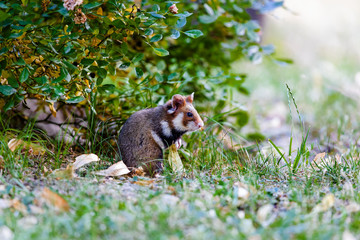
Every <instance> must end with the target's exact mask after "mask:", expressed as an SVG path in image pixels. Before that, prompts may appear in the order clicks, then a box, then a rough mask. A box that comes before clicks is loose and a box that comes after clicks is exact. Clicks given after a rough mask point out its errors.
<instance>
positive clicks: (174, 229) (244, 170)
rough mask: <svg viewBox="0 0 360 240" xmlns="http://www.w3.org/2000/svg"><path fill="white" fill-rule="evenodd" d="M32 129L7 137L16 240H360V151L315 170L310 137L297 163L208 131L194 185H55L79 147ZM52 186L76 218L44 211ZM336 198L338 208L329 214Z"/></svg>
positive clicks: (6, 222) (7, 210)
mask: <svg viewBox="0 0 360 240" xmlns="http://www.w3.org/2000/svg"><path fill="white" fill-rule="evenodd" d="M214 124H215V126H216V123H214ZM209 126H212V125H211V124H209ZM215 126H212V127H211V129H213V128H214V127H215ZM27 129H28V131H24V132H19V131H14V130H11V129H5V130H3V131H2V134H1V148H0V155H1V156H3V158H4V160H5V165H4V167H3V170H2V171H3V174H2V177H1V178H0V181H1V183H0V189H1V190H0V199H2V200H4V199H7V200H10V199H12V200H13V199H17V200H19V202H20V203H21V204H20V205H21V206H24V207H23V208H21V207H19V206H18V205H13V206H9V207H1V204H0V208H1V209H0V212H1V217H0V229H4V228H9V229H10V230H11V231H12V233H13V235H14V238H15V239H99V238H103V239H249V238H251V239H289V238H292V239H329V238H342V236H343V234H344V232H345V234H349V233H350V234H352V235H353V236H355V237H356V236H359V235H360V230H359V228H358V224H359V223H360V207H359V206H360V205H358V204H360V194H359V193H358V191H357V189H358V187H357V186H358V185H359V180H360V178H359V171H360V164H359V161H358V158H359V151H358V149H357V146H356V145H353V146H350V147H349V148H348V151H347V153H346V154H343V155H341V156H340V155H339V156H336V153H333V154H331V153H330V154H328V155H327V156H326V159H324V161H323V162H319V165H318V166H317V167H311V166H310V165H309V164H308V163H307V161H308V159H309V158H313V155H311V156H310V153H309V152H308V153H306V154H305V152H307V151H306V149H308V148H309V149H310V146H309V145H308V143H307V141H306V138H303V141H302V143H301V144H300V146H293V148H292V149H293V150H291V149H290V150H289V152H290V154H286V155H284V154H283V152H282V151H281V150H280V149H278V147H277V146H276V144H275V143H273V142H272V144H273V148H272V151H270V152H268V153H261V150H262V148H263V146H264V144H260V145H258V147H257V148H251V149H248V150H247V149H244V148H239V147H234V148H230V149H227V148H226V147H224V145H223V140H221V139H219V138H217V137H215V136H214V135H213V134H211V130H210V127H209V128H208V129H207V131H206V132H197V133H193V134H192V136H190V137H189V139H196V140H193V141H190V143H189V145H188V147H187V150H186V149H184V150H183V151H182V152H181V155H182V156H183V161H184V163H185V165H186V167H187V169H188V172H187V177H186V178H182V177H179V176H176V175H172V173H171V172H170V171H168V170H167V171H166V172H165V173H164V177H162V178H158V179H156V180H155V181H154V182H152V183H150V182H149V180H150V179H148V178H146V177H138V176H135V177H133V178H129V177H124V178H120V179H103V178H99V177H95V176H94V175H93V174H92V173H91V172H92V171H93V170H94V168H93V167H90V168H88V169H87V174H86V175H85V177H82V178H79V179H72V180H56V179H53V178H51V177H50V176H47V177H45V176H46V174H44V172H42V170H41V167H43V166H47V168H48V169H53V170H54V169H56V168H58V167H59V166H65V165H66V164H68V163H69V162H71V161H72V160H71V159H70V158H66V156H68V155H69V154H68V151H69V147H68V146H61V145H54V143H51V144H45V143H44V142H45V141H44V140H42V141H40V138H41V136H40V135H39V134H38V135H37V134H35V133H34V131H32V126H30V127H29V128H27ZM11 132H12V134H16V135H18V136H19V137H20V138H21V139H24V140H28V141H37V142H38V143H43V146H44V147H47V148H50V149H51V150H50V149H49V150H48V151H47V152H46V153H45V155H44V156H39V157H34V156H31V155H30V154H26V153H25V154H23V152H21V150H17V151H15V152H11V151H10V150H9V149H8V148H7V141H8V140H9V137H8V135H9V134H10V135H11ZM233 134H235V133H233ZM348 137H351V136H348ZM189 139H188V141H189ZM289 141H290V140H289ZM59 144H60V143H59ZM289 145H290V146H291V144H289ZM54 149H56V150H57V151H58V152H55V153H54V152H53V150H54ZM60 149H62V150H63V151H64V152H63V153H62V154H59V152H60ZM256 149H257V150H256ZM291 152H295V156H298V154H300V155H299V156H300V157H299V158H298V162H297V163H296V162H295V163H294V161H292V159H291V158H289V156H290V155H291ZM311 154H313V153H311ZM99 155H100V157H106V156H102V155H101V154H99ZM295 159H297V158H295ZM336 159H338V161H336ZM32 162H33V163H34V162H38V163H42V164H43V165H41V164H39V165H34V164H33V163H32ZM104 164H105V162H104V161H102V162H101V163H100V166H97V167H95V169H97V168H102V167H103V165H104ZM295 164H296V165H295ZM101 165H102V166H101ZM37 167H38V168H40V169H37ZM29 172H35V173H37V174H29ZM137 182H140V183H144V182H145V183H146V184H148V185H145V186H142V185H139V184H137ZM45 186H46V187H48V188H50V189H51V190H52V191H54V192H56V193H58V194H59V195H61V196H63V198H64V199H65V200H66V201H67V202H68V204H69V206H70V211H68V212H66V211H59V210H57V209H56V208H55V207H54V206H53V205H52V204H48V203H46V202H44V201H43V200H42V196H41V191H42V189H43V188H44V187H45ZM332 194H333V195H334V197H335V198H334V199H335V201H334V202H330V203H328V204H327V205H326V204H325V205H324V204H323V205H322V204H321V202H322V201H323V199H324V198H325V199H326V196H332ZM358 208H359V209H358ZM5 226H6V227H5Z"/></svg>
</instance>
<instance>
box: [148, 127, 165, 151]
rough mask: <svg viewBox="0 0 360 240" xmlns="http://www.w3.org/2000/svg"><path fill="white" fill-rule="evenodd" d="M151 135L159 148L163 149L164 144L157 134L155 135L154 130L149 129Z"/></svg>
mask: <svg viewBox="0 0 360 240" xmlns="http://www.w3.org/2000/svg"><path fill="white" fill-rule="evenodd" d="M151 136H152V137H153V139H154V141H155V142H156V143H157V145H159V147H160V148H161V149H165V145H164V143H163V141H162V140H161V138H160V137H159V135H157V134H156V133H155V132H154V131H151Z"/></svg>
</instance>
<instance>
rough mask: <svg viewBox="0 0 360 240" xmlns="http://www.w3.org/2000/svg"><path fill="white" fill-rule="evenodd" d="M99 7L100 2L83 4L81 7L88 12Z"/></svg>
mask: <svg viewBox="0 0 360 240" xmlns="http://www.w3.org/2000/svg"><path fill="white" fill-rule="evenodd" d="M101 5H102V3H101V2H92V3H88V4H85V5H84V6H83V8H84V9H88V10H89V9H93V8H96V7H99V6H101Z"/></svg>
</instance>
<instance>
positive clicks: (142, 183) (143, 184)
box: [134, 179, 154, 186]
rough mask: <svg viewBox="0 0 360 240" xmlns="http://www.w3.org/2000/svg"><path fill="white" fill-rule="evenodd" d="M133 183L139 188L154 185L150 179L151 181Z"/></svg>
mask: <svg viewBox="0 0 360 240" xmlns="http://www.w3.org/2000/svg"><path fill="white" fill-rule="evenodd" d="M134 183H135V184H137V185H140V186H149V185H152V184H153V183H154V179H152V180H139V181H136V182H134Z"/></svg>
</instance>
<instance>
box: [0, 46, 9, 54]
mask: <svg viewBox="0 0 360 240" xmlns="http://www.w3.org/2000/svg"><path fill="white" fill-rule="evenodd" d="M7 51H9V49H8V48H7V47H3V48H2V49H1V50H0V55H3V54H4V53H7Z"/></svg>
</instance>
